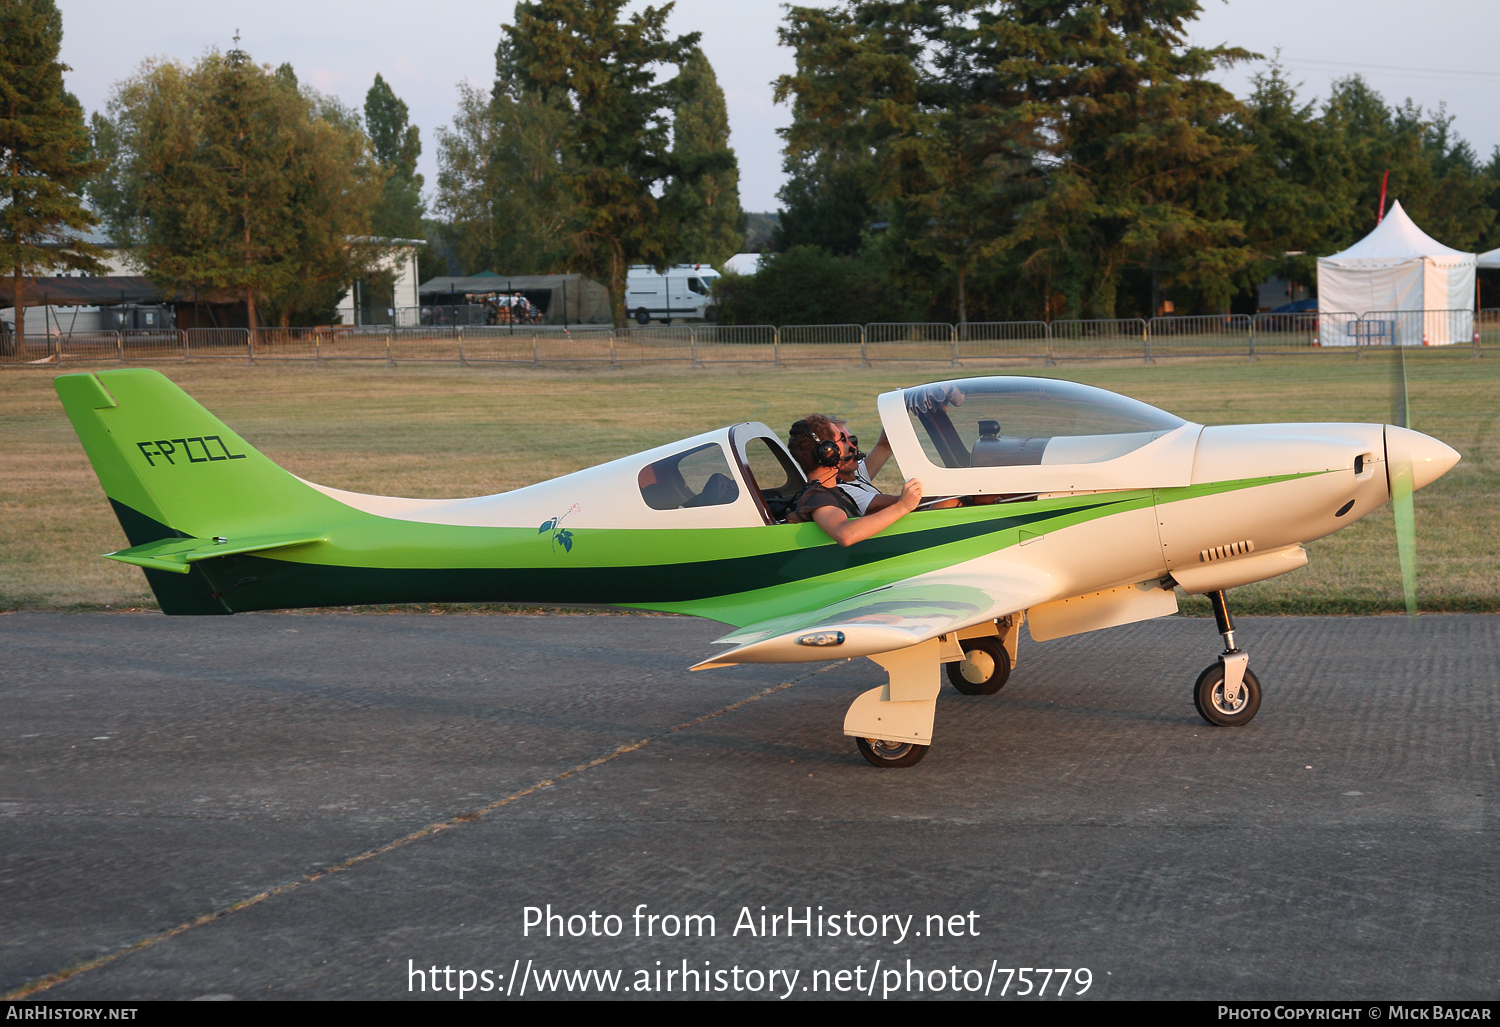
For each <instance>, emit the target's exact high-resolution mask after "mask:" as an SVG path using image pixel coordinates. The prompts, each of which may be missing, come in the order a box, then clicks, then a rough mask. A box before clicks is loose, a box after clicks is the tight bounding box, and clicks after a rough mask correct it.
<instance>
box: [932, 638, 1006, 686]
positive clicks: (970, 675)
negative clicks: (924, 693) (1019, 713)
mask: <svg viewBox="0 0 1500 1027" xmlns="http://www.w3.org/2000/svg"><path fill="white" fill-rule="evenodd" d="M963 647H964V658H963V660H961V661H960V662H958V663H945V664H944V665H943V666H944V667H946V668H947V670H948V680H949V681H950V682H951V683H952V684H953V687H954V688H956V689H958V690H959V691H960V692H962V693H964V695H994V694H995V693H996V692H998V691H1000V689H1002V688H1004V687H1005V682H1006V681H1008V680H1010V654H1009V653H1007V652H1006V651H1005V646H1004V645H1002V644H1001V643H1000V640H999V639H998V638H992V637H990V636H988V635H986V636H984V637H983V638H967V639H964V642H963Z"/></svg>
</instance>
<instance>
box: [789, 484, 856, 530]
mask: <svg viewBox="0 0 1500 1027" xmlns="http://www.w3.org/2000/svg"><path fill="white" fill-rule="evenodd" d="M823 506H832V507H836V508H838V509H840V510H842V511H844V513H846V514H848V515H849V516H850V517H858V516H859V507H858V506H857V505H856V504H855V502H854V500H853V499H851V498H850V497H849V496H848V495H847V494H846V493H845V492H844V491H843V490H842V489H837V488H832V489H831V488H829V487H828V486H827V485H818V484H812V485H809V486H807V488H805V489H803V490H802V494H801V495H800V496H798V497H797V502H796V504H795V505H794V506H793V507H792V509H791V512H790V513H788V514H787V515H786V522H787V523H788V524H802V523H803V522H804V521H810V520H812V519H813V512H814V511H815V510H817V509H818V508H819V507H823Z"/></svg>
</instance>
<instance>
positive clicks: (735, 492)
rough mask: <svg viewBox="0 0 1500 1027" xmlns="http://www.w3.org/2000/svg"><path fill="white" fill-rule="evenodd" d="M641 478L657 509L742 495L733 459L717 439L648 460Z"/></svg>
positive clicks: (712, 503)
mask: <svg viewBox="0 0 1500 1027" xmlns="http://www.w3.org/2000/svg"><path fill="white" fill-rule="evenodd" d="M637 481H638V484H639V485H640V489H641V498H642V499H644V500H645V501H646V505H647V506H649V507H650V508H651V509H653V510H683V509H692V508H695V507H700V506H727V505H728V504H730V503H733V502H734V501H735V500H737V499H739V498H740V487H739V485H738V484H736V482H735V480H734V477H733V476H732V475H731V474H730V471H729V461H728V460H726V459H725V458H724V450H723V448H722V447H720V446H719V444H718V443H716V442H710V443H708V444H707V445H703V446H698V447H696V448H694V449H689V450H686V451H685V452H682V453H676V454H674V455H672V456H669V457H666V458H665V459H662V460H658V461H656V462H655V463H652V464H647V465H646V466H645V467H643V468H641V473H640V476H639V478H638V479H637Z"/></svg>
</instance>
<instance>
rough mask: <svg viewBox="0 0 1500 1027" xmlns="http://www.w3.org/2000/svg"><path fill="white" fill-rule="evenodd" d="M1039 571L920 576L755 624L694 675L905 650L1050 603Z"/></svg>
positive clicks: (1024, 569)
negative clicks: (720, 669)
mask: <svg viewBox="0 0 1500 1027" xmlns="http://www.w3.org/2000/svg"><path fill="white" fill-rule="evenodd" d="M1053 587H1054V586H1053V585H1052V584H1051V583H1050V582H1048V581H1047V580H1046V579H1045V577H1044V576H1043V575H1042V574H1040V573H1039V572H1037V571H1035V570H1032V569H1031V568H1028V567H1019V566H1018V567H1015V568H1013V569H1012V570H1011V572H1010V573H1005V574H999V575H997V574H994V573H987V574H984V575H979V574H962V573H953V572H952V571H951V570H950V571H945V572H938V573H934V574H928V575H922V576H921V577H917V578H912V579H911V580H909V581H905V582H902V583H900V584H897V585H891V586H888V587H886V588H878V589H875V590H873V591H870V592H865V593H862V594H860V595H857V596H853V597H851V598H849V599H845V600H843V601H842V602H838V603H833V604H831V605H829V606H825V607H822V608H821V609H818V610H811V611H808V612H806V613H799V614H791V615H789V616H786V617H778V618H775V619H774V620H768V621H761V622H760V623H758V624H750V625H746V626H745V627H743V628H741V629H740V630H738V631H735V632H732V633H731V634H728V635H725V636H724V637H723V638H721V639H719V640H718V641H720V642H731V643H739V644H738V645H737V647H736V648H734V649H731V650H729V651H728V652H725V653H721V654H720V655H718V656H715V657H712V658H711V659H707V660H704V661H703V662H702V663H699V664H698V665H696V666H695V667H693V668H692V669H693V670H708V669H709V668H712V667H728V666H731V665H733V664H736V663H802V662H806V661H814V660H839V659H845V658H848V657H854V656H870V655H873V654H876V653H886V652H891V651H893V650H896V649H905V648H907V647H908V646H913V645H916V644H918V643H919V642H925V641H927V640H928V639H930V638H936V637H938V636H939V635H945V634H947V633H948V632H950V631H957V630H958V629H959V628H966V627H969V626H970V625H972V624H979V623H982V622H984V621H987V620H995V619H998V618H1000V617H1003V616H1005V615H1006V614H1010V613H1017V612H1019V611H1021V610H1024V609H1026V608H1027V607H1029V606H1031V605H1033V604H1034V603H1039V602H1045V601H1046V600H1048V599H1051V598H1052V589H1053Z"/></svg>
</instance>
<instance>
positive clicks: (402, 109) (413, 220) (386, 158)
mask: <svg viewBox="0 0 1500 1027" xmlns="http://www.w3.org/2000/svg"><path fill="white" fill-rule="evenodd" d="M365 128H366V131H368V132H369V134H370V144H371V146H372V148H373V149H374V151H375V159H376V160H377V161H379V163H380V167H381V169H382V170H383V171H385V173H386V175H387V176H388V177H387V178H386V180H385V184H384V185H383V186H382V187H381V194H380V205H379V206H378V207H376V209H375V212H374V213H373V214H372V215H371V217H370V230H371V231H373V232H374V233H375V234H376V235H382V236H388V237H390V238H393V239H418V238H421V235H422V213H423V211H422V176H421V175H419V174H417V159H418V158H419V157H421V156H422V140H421V139H420V138H419V135H418V132H417V126H416V125H412V124H409V123H408V114H407V109H406V104H405V102H403V101H402V100H401V99H400V98H399V97H397V96H396V94H395V93H394V92H393V91H392V90H391V87H390V86H389V85H388V84H387V83H386V81H385V79H383V78H381V77H380V74H379V73H378V72H377V73H376V75H375V84H374V85H372V86H371V87H370V91H369V92H368V93H366V94H365Z"/></svg>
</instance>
